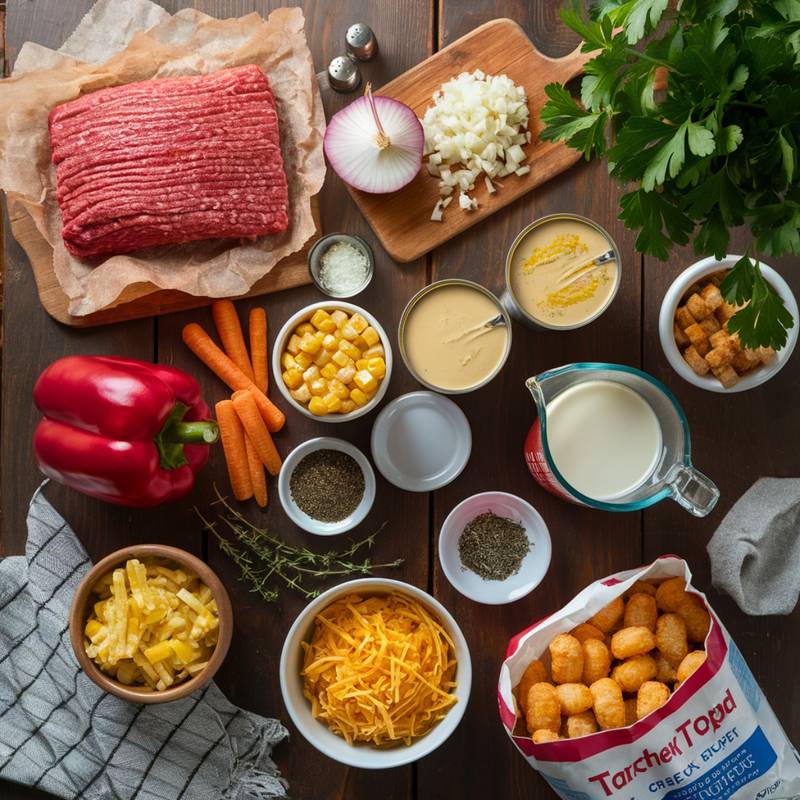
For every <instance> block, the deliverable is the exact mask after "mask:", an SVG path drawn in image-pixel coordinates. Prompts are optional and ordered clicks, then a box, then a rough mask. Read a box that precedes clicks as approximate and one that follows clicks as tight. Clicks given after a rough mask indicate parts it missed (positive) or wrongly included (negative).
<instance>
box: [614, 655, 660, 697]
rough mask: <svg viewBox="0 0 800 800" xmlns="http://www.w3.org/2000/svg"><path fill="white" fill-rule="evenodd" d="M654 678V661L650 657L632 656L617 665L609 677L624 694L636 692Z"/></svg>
mask: <svg viewBox="0 0 800 800" xmlns="http://www.w3.org/2000/svg"><path fill="white" fill-rule="evenodd" d="M655 676H656V661H655V659H654V658H653V657H652V656H648V655H641V656H633V657H632V658H628V659H626V660H625V661H623V662H622V663H621V664H617V666H616V667H614V669H613V670H612V671H611V677H612V678H613V679H614V680H615V681H616V682H617V683H618V684H619V685H620V688H621V689H622V690H623V691H624V692H638V691H639V687H640V686H641V685H642V684H643V683H644V682H645V681H649V680H652V679H653V678H655Z"/></svg>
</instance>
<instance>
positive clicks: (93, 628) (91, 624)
mask: <svg viewBox="0 0 800 800" xmlns="http://www.w3.org/2000/svg"><path fill="white" fill-rule="evenodd" d="M102 629H103V626H102V625H101V624H100V623H99V622H98V621H97V620H96V619H90V620H89V621H88V622H87V623H86V627H85V628H84V629H83V632H84V633H85V634H86V638H87V639H91V638H92V637H93V636H97V634H98V633H100V631H101V630H102Z"/></svg>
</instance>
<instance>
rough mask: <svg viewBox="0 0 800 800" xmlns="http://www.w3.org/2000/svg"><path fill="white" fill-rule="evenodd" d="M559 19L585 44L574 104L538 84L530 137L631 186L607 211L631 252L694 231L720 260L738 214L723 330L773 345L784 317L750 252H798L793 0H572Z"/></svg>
mask: <svg viewBox="0 0 800 800" xmlns="http://www.w3.org/2000/svg"><path fill="white" fill-rule="evenodd" d="M668 6H669V8H668ZM561 18H562V20H563V21H564V23H565V24H566V25H567V26H568V27H570V28H571V29H572V30H574V31H575V32H576V33H578V34H579V35H580V36H581V37H582V38H583V40H584V44H583V50H584V51H585V52H594V51H597V55H596V56H595V57H594V58H592V59H591V60H590V61H589V62H588V63H587V64H586V67H585V76H584V78H583V82H582V84H581V103H580V104H579V103H577V102H576V101H575V100H574V99H573V98H572V96H571V95H570V94H569V92H568V91H567V90H566V89H565V88H564V87H563V86H562V85H560V84H557V83H552V84H550V85H548V86H547V87H546V89H545V91H546V92H547V96H548V98H549V100H548V102H547V103H546V104H545V105H544V107H543V108H542V110H541V118H542V121H543V122H544V123H545V125H546V127H545V128H544V130H543V131H542V133H541V134H540V136H541V137H542V138H543V139H549V140H553V141H559V140H560V141H564V142H566V143H567V144H569V146H570V147H573V148H575V149H577V150H580V151H581V152H583V153H584V155H585V157H586V159H587V160H588V159H589V158H591V157H592V156H593V155H599V156H606V157H607V158H608V162H609V171H610V173H611V174H612V175H613V176H614V177H616V178H617V179H618V180H620V181H621V182H623V183H625V184H630V183H634V184H636V188H634V189H633V190H632V191H629V192H628V193H627V194H625V195H624V196H623V197H622V199H621V209H622V210H621V214H620V219H622V221H623V222H624V223H625V226H626V227H628V228H632V229H635V230H638V231H639V234H638V237H637V239H636V247H637V249H638V250H639V251H641V252H643V253H647V254H648V255H652V256H656V257H657V258H660V259H661V260H666V259H667V257H668V256H669V252H670V249H671V248H672V245H673V244H679V245H683V244H686V243H687V242H688V241H689V238H690V237H691V236H693V246H694V250H695V252H696V253H697V254H699V255H714V256H716V257H717V258H722V257H723V256H724V255H725V254H726V252H727V248H728V241H729V238H730V229H731V228H733V227H736V226H737V225H742V224H743V223H748V224H749V226H750V230H751V232H752V235H753V245H751V247H750V248H748V251H747V255H745V257H744V258H742V259H741V260H740V261H739V262H738V263H737V264H736V265H735V266H734V267H733V269H732V270H731V271H730V272H729V273H728V276H727V277H726V278H725V280H724V281H723V283H722V287H721V288H722V292H723V295H724V296H725V299H726V300H727V301H728V302H732V303H739V304H741V303H743V302H746V301H749V304H748V305H747V307H746V308H744V309H743V310H741V311H739V312H738V313H737V314H736V315H735V316H734V317H733V318H732V319H731V321H730V322H729V329H730V330H731V331H739V336H740V339H741V342H742V344H743V345H744V346H746V347H758V346H772V347H775V348H780V347H782V346H783V345H784V344H785V343H786V329H787V328H790V327H792V325H793V320H792V317H791V315H790V314H789V312H788V311H787V310H786V308H785V307H784V305H783V301H782V300H781V298H780V297H779V296H778V295H777V293H776V292H775V291H774V290H773V288H772V287H771V286H770V285H769V284H768V283H767V282H766V281H765V280H764V278H763V277H762V275H761V271H760V269H759V262H758V256H757V254H759V253H761V254H764V255H776V256H777V255H782V254H785V253H793V254H795V255H798V254H800V164H798V155H799V154H798V142H800V0H678V2H677V3H675V2H672V3H670V2H669V0H626V1H625V2H623V1H622V0H605V1H604V2H600V3H599V4H597V5H594V6H593V7H592V9H591V12H590V15H587V14H586V13H585V12H584V10H583V8H582V4H581V3H580V2H579V0H573V5H572V7H571V8H565V9H564V10H562V12H561ZM665 79H666V90H662V91H659V90H658V87H659V85H660V84H663V83H664V81H665ZM751 253H753V256H754V257H752V258H751V257H750V254H751Z"/></svg>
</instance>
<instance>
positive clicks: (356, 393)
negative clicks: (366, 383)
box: [350, 389, 369, 406]
mask: <svg viewBox="0 0 800 800" xmlns="http://www.w3.org/2000/svg"><path fill="white" fill-rule="evenodd" d="M350 399H351V400H352V401H353V402H354V403H355V404H356V405H357V406H363V405H364V404H365V403H366V402H367V400H369V398H368V397H367V396H366V395H365V394H364V392H362V391H361V389H353V390H352V391H351V392H350Z"/></svg>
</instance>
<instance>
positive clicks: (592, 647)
mask: <svg viewBox="0 0 800 800" xmlns="http://www.w3.org/2000/svg"><path fill="white" fill-rule="evenodd" d="M610 669H611V653H610V652H609V649H608V648H607V647H606V645H605V643H604V642H601V641H600V640H599V639H587V640H586V641H585V642H584V643H583V682H584V683H585V684H586V685H587V686H591V685H592V684H593V683H594V682H595V681H599V680H600V678H607V677H608V672H609V670H610Z"/></svg>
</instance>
